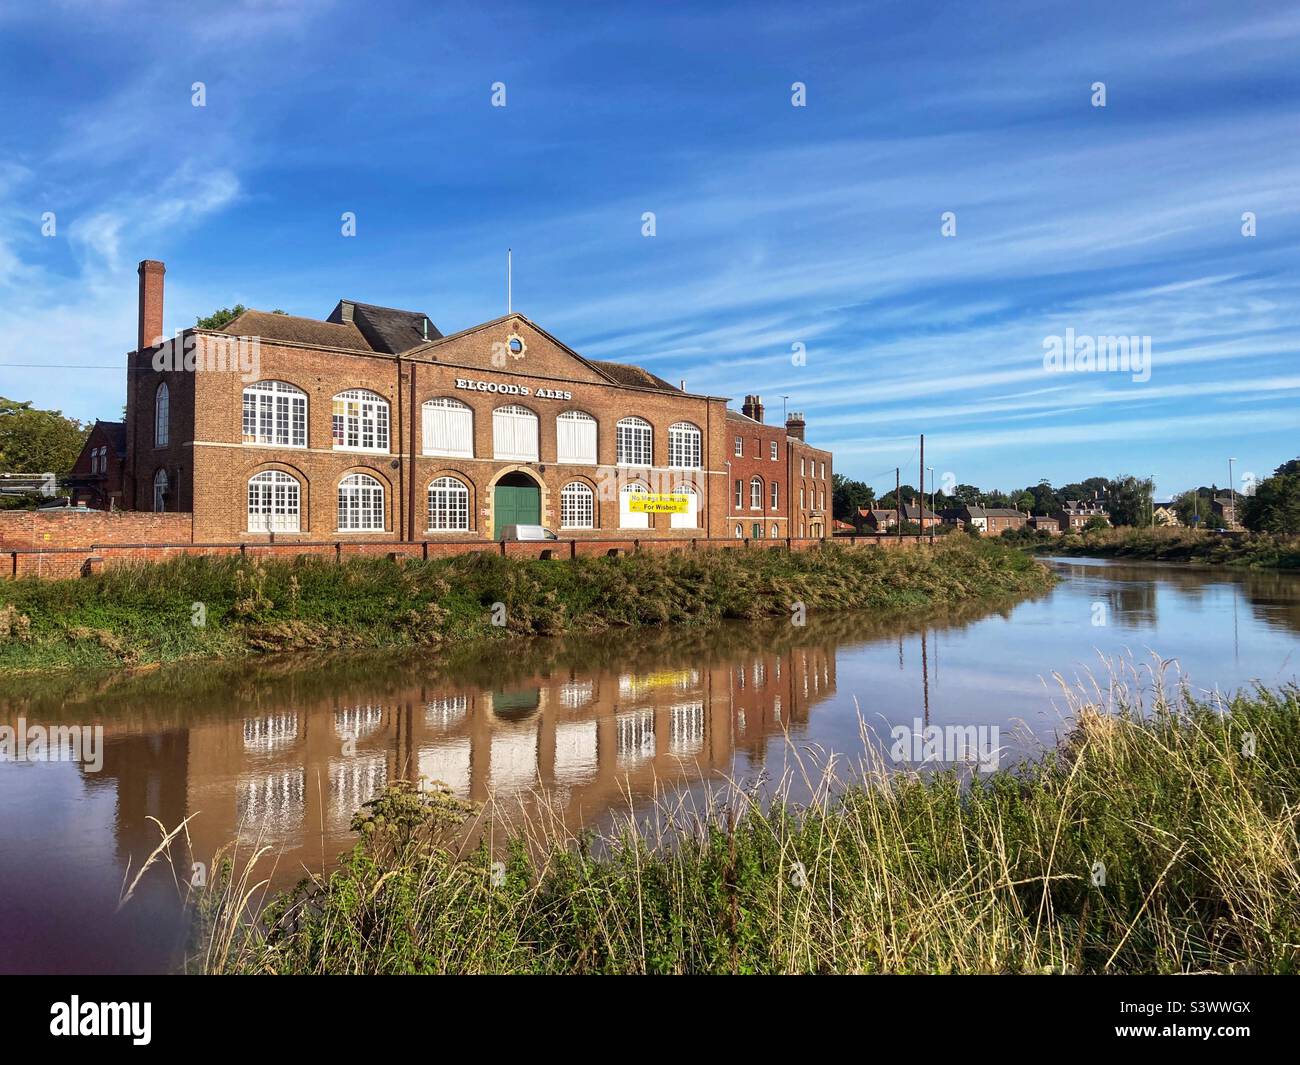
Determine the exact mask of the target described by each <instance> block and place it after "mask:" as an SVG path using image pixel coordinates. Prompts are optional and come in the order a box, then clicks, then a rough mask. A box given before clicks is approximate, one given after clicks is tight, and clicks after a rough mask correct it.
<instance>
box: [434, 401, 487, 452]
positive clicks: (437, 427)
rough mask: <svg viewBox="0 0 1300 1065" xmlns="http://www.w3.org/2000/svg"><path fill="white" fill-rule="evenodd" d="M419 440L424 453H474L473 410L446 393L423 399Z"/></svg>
mask: <svg viewBox="0 0 1300 1065" xmlns="http://www.w3.org/2000/svg"><path fill="white" fill-rule="evenodd" d="M421 415H422V419H423V424H422V428H423V430H424V432H423V436H422V438H421V439H422V441H423V446H424V453H425V454H426V455H451V456H453V457H454V458H462V459H472V458H473V457H474V412H473V411H472V410H471V409H470V408H469V406H468V405H467V404H464V403H462V402H461V401H460V400H458V399H451V398H450V397H448V396H437V397H435V398H433V399H429V400H425V402H424V407H423V409H422V411H421Z"/></svg>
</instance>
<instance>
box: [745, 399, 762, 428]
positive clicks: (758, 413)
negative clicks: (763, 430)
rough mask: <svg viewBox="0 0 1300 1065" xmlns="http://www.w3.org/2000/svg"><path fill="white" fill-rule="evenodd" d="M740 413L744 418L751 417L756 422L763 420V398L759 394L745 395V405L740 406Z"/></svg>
mask: <svg viewBox="0 0 1300 1065" xmlns="http://www.w3.org/2000/svg"><path fill="white" fill-rule="evenodd" d="M740 413H741V414H743V415H744V416H745V417H746V418H753V419H754V421H756V422H761V421H762V420H763V399H762V397H761V396H746V397H745V405H744V406H743V407H741V408H740Z"/></svg>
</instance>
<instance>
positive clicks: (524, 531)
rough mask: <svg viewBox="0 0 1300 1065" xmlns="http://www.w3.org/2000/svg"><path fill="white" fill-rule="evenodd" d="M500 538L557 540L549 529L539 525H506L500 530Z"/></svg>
mask: <svg viewBox="0 0 1300 1065" xmlns="http://www.w3.org/2000/svg"><path fill="white" fill-rule="evenodd" d="M501 539H502V540H558V539H559V537H558V536H556V535H555V533H553V532H551V530H550V529H547V528H544V527H543V526H541V525H507V526H506V527H505V528H504V529H502V530H501Z"/></svg>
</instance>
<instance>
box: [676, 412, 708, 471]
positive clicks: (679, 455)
mask: <svg viewBox="0 0 1300 1065" xmlns="http://www.w3.org/2000/svg"><path fill="white" fill-rule="evenodd" d="M700 440H701V437H700V430H699V429H698V428H696V427H695V426H694V425H692V424H691V423H690V422H676V423H675V424H673V425H670V426H669V427H668V465H669V466H673V467H675V468H676V469H679V470H698V469H699V468H700V455H701V448H700Z"/></svg>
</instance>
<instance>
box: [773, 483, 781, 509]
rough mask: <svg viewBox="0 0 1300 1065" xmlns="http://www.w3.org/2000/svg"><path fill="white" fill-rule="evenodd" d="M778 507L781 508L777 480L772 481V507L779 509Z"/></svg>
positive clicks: (779, 487)
mask: <svg viewBox="0 0 1300 1065" xmlns="http://www.w3.org/2000/svg"><path fill="white" fill-rule="evenodd" d="M780 508H781V485H780V483H779V482H777V481H773V482H772V509H773V510H779V509H780Z"/></svg>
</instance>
